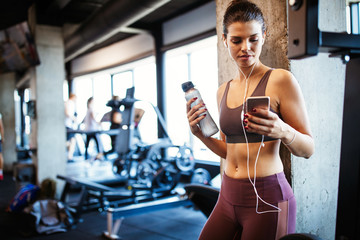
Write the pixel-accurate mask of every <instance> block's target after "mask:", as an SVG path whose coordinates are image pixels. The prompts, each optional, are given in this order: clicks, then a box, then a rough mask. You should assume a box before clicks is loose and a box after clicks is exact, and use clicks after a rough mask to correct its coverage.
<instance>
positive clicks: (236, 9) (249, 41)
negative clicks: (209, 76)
mask: <svg viewBox="0 0 360 240" xmlns="http://www.w3.org/2000/svg"><path fill="white" fill-rule="evenodd" d="M265 37H266V26H265V21H264V18H263V15H262V12H261V10H260V9H259V8H258V7H257V6H256V5H255V4H253V3H250V2H247V1H241V2H240V1H233V2H231V3H230V4H229V6H228V8H227V10H226V12H225V15H224V19H223V35H222V39H223V42H224V45H225V47H226V48H227V49H228V52H229V54H230V57H231V58H232V59H233V60H234V62H235V63H236V65H237V69H238V73H237V76H236V77H235V78H234V79H232V80H230V81H228V82H227V83H224V84H222V85H221V86H220V87H219V89H218V93H217V101H218V107H219V112H220V121H219V122H220V129H221V133H220V135H221V140H218V139H215V138H212V137H208V138H205V137H204V136H203V135H202V133H201V129H200V128H199V126H198V123H199V122H200V121H201V120H202V119H203V118H204V116H200V117H199V115H200V114H201V113H203V112H204V111H206V109H204V106H203V105H202V104H198V105H196V106H194V107H193V108H191V107H190V106H191V103H193V102H194V101H195V100H196V99H191V100H190V101H188V102H187V116H188V121H189V125H190V128H191V131H192V133H193V134H194V135H195V136H196V137H198V138H199V139H200V140H201V141H202V142H203V143H204V144H205V145H206V146H207V147H208V148H209V149H211V150H212V151H213V152H214V153H216V154H217V155H219V156H220V157H222V158H224V159H225V162H224V172H223V178H222V186H221V191H220V195H219V199H218V202H217V204H216V206H215V208H214V210H213V212H212V214H211V215H210V217H209V219H208V221H207V222H206V224H205V226H204V228H203V230H202V232H201V235H200V237H199V239H206V240H211V239H243V240H244V239H245V240H248V239H249V240H252V239H261V240H263V239H278V238H280V237H281V236H284V235H286V234H289V233H293V232H294V231H295V218H296V217H295V214H296V203H295V198H294V195H293V192H292V190H291V187H290V185H289V183H288V182H287V180H286V178H285V175H284V173H283V164H282V161H281V159H280V156H279V148H280V143H281V142H282V143H283V144H285V146H286V147H287V148H288V149H289V150H290V152H291V153H293V154H294V155H296V156H300V157H305V158H309V157H310V156H311V155H312V154H313V152H314V143H313V139H312V136H311V131H310V126H309V121H308V117H307V113H306V109H305V104H304V99H303V96H302V93H301V90H300V88H299V85H298V83H297V82H296V80H295V78H294V76H293V75H292V74H291V73H290V72H288V71H286V70H283V69H272V68H270V67H268V66H265V65H264V64H262V63H261V62H260V60H259V56H260V53H261V50H262V46H263V44H264V42H265ZM249 96H269V97H270V111H269V110H266V109H263V108H254V109H251V110H249V112H245V108H244V102H245V99H247V98H248V97H249ZM263 143H264V144H263Z"/></svg>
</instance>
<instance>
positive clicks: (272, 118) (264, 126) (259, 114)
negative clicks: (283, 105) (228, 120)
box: [244, 108, 286, 138]
mask: <svg viewBox="0 0 360 240" xmlns="http://www.w3.org/2000/svg"><path fill="white" fill-rule="evenodd" d="M244 126H245V129H246V130H247V132H251V133H257V134H260V135H264V136H268V137H272V138H282V137H283V134H284V133H283V132H284V129H286V123H284V122H283V121H282V120H281V119H280V118H279V116H278V115H277V114H275V113H273V112H271V111H269V110H266V109H262V108H254V109H252V110H251V111H250V112H248V113H246V114H245V116H244Z"/></svg>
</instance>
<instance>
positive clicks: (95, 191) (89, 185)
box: [57, 175, 134, 217]
mask: <svg viewBox="0 0 360 240" xmlns="http://www.w3.org/2000/svg"><path fill="white" fill-rule="evenodd" d="M57 178H58V179H61V180H64V181H65V187H64V190H63V192H62V194H61V198H60V200H61V201H62V202H64V203H66V202H67V201H66V200H67V197H68V196H69V194H70V193H71V189H72V187H77V186H78V187H80V194H79V195H80V196H79V198H78V200H77V201H74V202H72V204H71V205H72V206H71V207H73V208H75V210H76V213H77V216H78V217H80V215H81V213H82V212H83V211H84V210H86V209H87V208H86V206H85V205H86V203H87V204H89V205H90V204H91V203H90V202H87V201H89V197H93V198H95V199H97V202H95V203H97V206H99V208H100V209H101V210H105V208H106V206H105V205H106V202H107V193H111V194H112V195H113V196H114V197H115V196H116V197H118V198H129V197H132V196H133V194H134V193H133V192H132V191H120V190H118V189H115V188H112V187H108V186H106V185H103V184H100V183H96V182H93V181H89V180H87V179H83V178H75V177H69V176H63V175H57ZM115 193H116V194H115Z"/></svg>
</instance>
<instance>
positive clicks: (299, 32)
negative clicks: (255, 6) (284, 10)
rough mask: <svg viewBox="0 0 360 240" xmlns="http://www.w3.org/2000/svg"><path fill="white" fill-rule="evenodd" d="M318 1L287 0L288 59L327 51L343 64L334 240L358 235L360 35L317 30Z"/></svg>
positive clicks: (359, 210) (359, 216)
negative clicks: (342, 104)
mask: <svg viewBox="0 0 360 240" xmlns="http://www.w3.org/2000/svg"><path fill="white" fill-rule="evenodd" d="M318 13H319V2H318V0H289V1H288V36H289V49H288V57H289V59H302V58H306V57H311V56H315V55H317V54H318V53H319V52H323V53H329V54H330V56H331V57H333V56H338V57H341V58H342V60H343V62H344V64H346V76H345V96H344V110H343V125H342V139H341V155H340V174H339V191H338V206H337V218H336V233H335V239H341V240H347V239H359V238H360V148H359V146H360V139H359V137H358V136H359V134H360V128H359V123H360V112H359V111H358V109H359V105H360V98H359V97H358V95H359V92H360V81H359V76H360V35H355V34H347V33H337V32H322V31H320V30H319V29H318Z"/></svg>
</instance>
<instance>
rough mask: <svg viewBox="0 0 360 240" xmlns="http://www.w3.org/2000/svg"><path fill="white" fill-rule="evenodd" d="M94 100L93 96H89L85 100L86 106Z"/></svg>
mask: <svg viewBox="0 0 360 240" xmlns="http://www.w3.org/2000/svg"><path fill="white" fill-rule="evenodd" d="M93 100H94V98H93V97H90V98H89V99H88V100H87V107H89V105H90V103H91V102H92V101H93Z"/></svg>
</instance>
